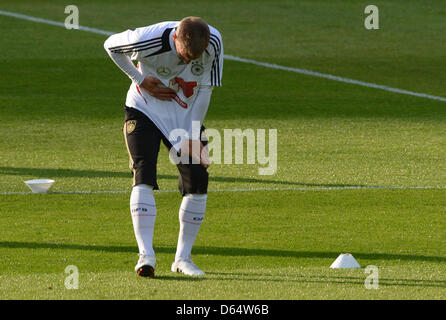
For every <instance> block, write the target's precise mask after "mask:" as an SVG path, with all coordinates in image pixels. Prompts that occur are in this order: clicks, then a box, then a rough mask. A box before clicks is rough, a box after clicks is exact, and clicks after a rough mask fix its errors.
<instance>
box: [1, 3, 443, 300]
mask: <svg viewBox="0 0 446 320" xmlns="http://www.w3.org/2000/svg"><path fill="white" fill-rule="evenodd" d="M72 4H75V5H77V6H78V8H79V12H80V16H79V17H80V21H79V22H80V24H81V25H85V26H89V27H94V28H98V29H103V30H110V31H116V32H118V31H123V30H126V29H128V28H135V27H140V26H145V25H149V24H152V23H156V22H159V21H164V20H178V19H181V18H182V17H184V16H189V15H196V16H201V17H203V18H204V19H205V20H207V21H208V22H209V23H210V24H211V25H213V26H215V27H217V28H218V29H219V30H220V31H221V33H222V35H223V40H224V45H225V53H226V54H229V55H234V56H239V57H243V58H248V59H254V60H257V61H263V62H269V63H275V64H280V65H284V66H289V67H294V68H302V69H309V70H313V71H318V72H322V73H328V74H334V75H338V76H342V77H346V78H351V79H356V80H361V81H365V82H372V83H378V84H383V85H387V86H390V87H396V88H400V89H405V90H410V91H415V92H422V93H426V94H430V95H434V96H442V97H446V88H445V86H444V79H446V58H445V55H444V52H446V41H444V40H445V38H444V37H445V36H444V30H445V28H446V21H445V19H444V14H445V13H446V11H445V8H444V6H443V5H442V4H441V2H440V1H434V0H429V1H423V2H420V1H415V0H410V1H402V0H401V1H398V0H392V1H381V0H380V1H375V2H374V3H373V4H375V5H377V6H378V8H379V9H380V29H379V30H366V29H365V28H364V25H363V24H364V19H365V16H366V15H365V14H364V8H365V7H366V6H367V5H368V4H369V3H368V2H367V1H348V0H345V1H340V0H337V1H328V0H326V1H323V0H320V1H286V0H280V1H235V0H234V1H229V0H228V1H218V2H212V1H191V2H184V1H168V2H167V1H166V2H164V1H126V2H125V3H123V2H121V1H117V0H113V1H105V0H104V1H86V0H82V1H75V2H74V3H72ZM65 6H66V3H65V2H63V1H49V0H48V1H43V0H38V1H31V0H24V1H20V2H18V1H13V0H3V1H2V2H1V4H0V10H4V11H12V12H17V13H22V14H27V15H31V16H36V17H40V18H45V19H51V20H56V21H61V22H63V21H64V20H65V17H66V14H65V13H64V8H65ZM0 30H2V39H1V41H0V52H1V56H0V74H1V76H0V137H1V138H0V299H292V300H297V299H445V298H446V290H445V289H446V188H445V186H446V162H445V159H446V103H445V102H441V101H436V100H432V99H425V98H418V97H413V96H408V95H402V94H396V93H391V92H386V91H382V90H377V89H373V88H366V87H361V86H356V85H352V84H346V83H340V82H335V81H331V80H327V79H322V78H316V77H310V76H306V75H301V74H297V73H293V72H287V71H282V70H275V69H270V68H265V67H261V66H256V65H252V64H246V63H241V62H236V61H229V60H226V61H225V66H224V76H223V87H222V88H218V89H216V90H214V93H213V97H212V102H211V106H210V108H209V112H208V116H207V120H206V123H205V124H206V126H207V127H210V128H216V129H219V130H223V129H225V128H231V129H235V128H241V129H246V128H252V129H270V128H271V129H278V163H277V164H278V169H277V173H276V174H275V175H272V176H260V175H258V168H259V165H248V164H242V165H224V164H221V165H220V164H214V165H213V166H211V168H210V170H209V172H210V177H211V178H210V186H209V188H210V190H211V191H210V192H209V198H208V206H207V212H206V218H205V221H204V223H203V226H202V228H201V230H200V233H199V235H198V239H197V241H196V244H195V247H194V249H193V252H192V253H193V257H194V261H195V262H196V264H197V265H199V266H200V267H202V268H203V269H204V271H205V272H206V276H205V277H202V278H198V279H191V278H188V277H186V276H183V275H180V274H174V273H172V272H170V264H171V263H172V259H173V257H174V254H175V249H176V248H175V247H176V241H177V235H178V208H179V205H180V201H181V197H180V194H179V193H178V192H174V190H175V189H176V186H177V172H176V168H175V166H173V165H172V164H171V163H170V162H169V161H168V157H167V151H166V150H164V149H163V150H162V152H161V153H160V158H159V164H158V171H159V184H160V188H161V189H162V190H164V191H169V192H158V193H156V195H155V199H156V201H157V208H158V216H157V221H156V227H155V237H154V244H155V251H156V253H157V264H158V265H157V270H156V273H157V277H156V279H142V278H138V277H137V275H136V273H135V272H134V271H133V268H134V265H135V264H136V261H137V247H136V241H135V239H134V235H133V229H132V224H131V218H130V213H129V208H128V202H129V195H130V190H131V183H132V181H131V176H130V174H129V172H128V169H127V168H128V157H127V151H126V148H125V145H124V140H123V136H122V132H121V128H122V123H123V110H122V109H123V105H124V101H125V94H126V91H127V88H128V85H129V80H128V79H127V78H126V76H125V75H123V74H122V73H121V71H120V70H118V68H117V67H116V66H115V65H114V64H113V62H112V61H111V60H110V59H109V58H108V56H107V55H106V53H105V51H104V50H103V42H104V40H105V36H103V35H98V34H93V33H88V32H83V31H76V30H66V29H64V28H61V27H57V26H51V25H47V24H41V23H35V22H31V21H24V20H20V19H15V18H11V17H6V16H3V15H0ZM32 178H52V179H54V180H56V183H55V184H54V186H53V188H52V189H51V192H50V193H48V194H44V195H37V194H31V193H30V192H29V190H28V189H27V187H26V186H25V184H24V183H23V181H25V180H28V179H32ZM350 186H378V187H383V188H377V189H349V188H348V187H350ZM426 186H429V187H438V188H420V187H426ZM328 187H334V188H333V189H332V190H328ZM391 187H398V188H391ZM287 188H288V189H290V188H295V189H294V190H286V189H287ZM298 188H301V189H298ZM223 189H224V190H235V189H243V190H245V191H240V192H234V191H221V190H223ZM262 189H263V190H262ZM266 189H277V190H266ZM218 190H220V191H218ZM246 190H248V191H246ZM71 191H79V192H82V191H91V192H92V193H84V194H83V193H79V192H78V193H68V192H71ZM105 191H119V192H118V193H107V192H105ZM170 191H172V192H170ZM21 193H23V194H21ZM344 252H350V253H352V254H353V255H354V256H355V257H356V259H357V260H358V262H359V263H360V264H361V266H362V267H363V268H361V269H353V270H332V269H330V268H329V266H330V264H331V263H332V262H333V261H334V260H335V258H336V257H337V256H338V255H339V254H340V253H344ZM69 265H75V266H76V267H77V268H78V270H79V288H78V289H77V290H68V289H66V288H65V285H64V281H65V279H66V277H67V274H65V273H64V271H65V268H66V267H67V266H69ZM369 265H374V266H377V267H378V270H379V288H378V289H376V290H375V289H366V288H365V285H364V283H365V280H366V277H367V276H368V274H367V273H365V267H366V266H369Z"/></svg>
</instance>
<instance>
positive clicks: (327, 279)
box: [206, 269, 446, 288]
mask: <svg viewBox="0 0 446 320" xmlns="http://www.w3.org/2000/svg"><path fill="white" fill-rule="evenodd" d="M351 270H352V269H350V270H347V271H350V272H351ZM342 271H345V270H333V273H334V272H342ZM360 272H361V275H359V276H338V275H336V274H330V275H326V276H325V275H309V274H302V275H296V274H293V275H280V274H276V273H243V272H212V271H207V272H206V274H207V275H210V276H211V277H212V278H210V279H212V280H233V279H234V276H236V277H237V279H239V280H241V281H257V282H284V283H290V282H296V283H330V284H340V285H344V284H353V285H358V286H360V287H364V280H365V277H366V276H367V274H366V275H364V272H363V271H362V270H361V271H360ZM379 286H381V287H394V286H403V287H432V288H446V281H444V280H425V279H403V278H382V277H379Z"/></svg>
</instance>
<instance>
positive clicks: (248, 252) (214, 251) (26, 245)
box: [0, 241, 446, 263]
mask: <svg viewBox="0 0 446 320" xmlns="http://www.w3.org/2000/svg"><path fill="white" fill-rule="evenodd" d="M0 248H10V249H56V250H82V251H103V252H111V253H122V252H129V253H135V254H136V253H137V251H138V250H137V247H136V245H133V246H125V245H123V246H112V245H109V246H107V245H89V244H68V243H46V242H19V241H0ZM155 252H157V253H168V254H175V252H176V247H155ZM193 254H194V255H216V256H234V257H238V256H242V257H248V256H254V257H255V256H266V257H284V258H298V259H303V258H326V259H333V260H334V259H336V257H337V256H338V255H339V252H334V251H293V250H279V249H253V248H236V247H213V246H195V247H194V248H193ZM352 254H354V256H355V257H356V258H357V259H363V260H369V261H370V260H378V261H379V260H401V261H424V262H439V263H440V262H446V257H445V256H425V255H416V254H392V253H355V252H352Z"/></svg>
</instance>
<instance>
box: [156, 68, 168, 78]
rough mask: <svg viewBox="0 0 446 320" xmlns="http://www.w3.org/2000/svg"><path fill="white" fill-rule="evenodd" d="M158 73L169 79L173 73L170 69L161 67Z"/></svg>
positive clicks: (157, 70)
mask: <svg viewBox="0 0 446 320" xmlns="http://www.w3.org/2000/svg"><path fill="white" fill-rule="evenodd" d="M156 72H157V73H158V74H159V75H160V76H162V77H167V76H168V75H170V74H171V73H172V71H170V69H169V68H168V67H159V68H158V69H156Z"/></svg>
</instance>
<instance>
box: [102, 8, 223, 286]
mask: <svg viewBox="0 0 446 320" xmlns="http://www.w3.org/2000/svg"><path fill="white" fill-rule="evenodd" d="M104 48H105V50H106V51H107V53H108V54H109V56H110V57H111V59H112V60H113V61H114V62H115V63H116V64H117V65H118V67H119V68H120V69H121V70H122V71H123V72H124V73H125V74H127V75H128V76H129V77H130V79H131V80H132V83H131V85H130V89H129V90H128V92H127V99H126V105H125V124H124V129H123V130H124V137H125V142H126V145H127V150H128V152H129V155H130V167H131V170H132V172H133V189H132V193H131V196H130V212H131V216H132V222H133V227H134V232H135V237H136V241H137V243H138V249H139V260H138V263H137V264H136V266H135V270H136V272H137V273H138V275H139V276H142V277H154V275H155V266H156V259H155V252H154V250H153V244H152V242H153V229H154V225H155V219H156V212H157V210H156V205H155V199H154V196H153V190H157V189H158V184H157V179H156V164H157V158H158V152H159V148H160V142H161V141H163V144H164V145H165V146H166V147H167V148H168V149H169V150H170V151H171V154H173V155H177V156H178V158H177V159H181V161H179V163H178V164H177V167H178V171H179V191H180V193H181V195H182V196H183V200H182V202H181V206H180V209H179V220H180V232H179V236H178V244H177V251H176V254H175V260H174V262H173V263H172V267H171V270H172V271H173V272H182V273H184V274H186V275H189V276H201V275H204V272H203V271H202V270H201V269H200V268H198V267H197V266H196V265H195V264H194V263H193V261H192V259H191V251H192V246H193V244H194V242H195V239H196V236H197V234H198V231H199V229H200V226H201V224H202V222H203V218H204V214H205V210H206V200H207V187H208V172H207V167H208V166H209V161H208V158H207V157H206V152H205V151H206V147H205V145H206V141H205V139H204V138H202V137H201V133H202V131H203V130H204V127H203V126H202V123H203V120H204V117H205V115H206V112H207V110H208V106H209V102H210V99H211V94H212V90H213V87H215V86H221V77H222V71H223V42H222V39H221V35H220V33H219V32H218V30H216V29H215V28H213V27H211V26H209V25H208V24H207V23H206V22H205V21H204V20H203V19H201V18H198V17H187V18H184V19H182V20H181V21H179V22H178V21H169V22H161V23H158V24H154V25H150V26H148V27H143V28H137V29H135V30H127V31H124V32H121V33H117V34H114V35H112V36H110V37H109V38H108V39H107V40H106V41H105V43H104ZM132 60H134V61H137V66H135V64H134V63H133V61H132ZM197 124H198V131H199V132H198V134H197V132H196V131H197V130H196V129H194V128H197ZM178 129H180V130H182V131H180V132H184V134H183V135H182V136H181V137H179V136H178V135H175V134H174V135H172V132H178ZM197 146H198V147H197ZM172 150H173V151H174V152H173V153H172ZM197 150H198V151H197ZM194 160H195V161H194Z"/></svg>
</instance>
